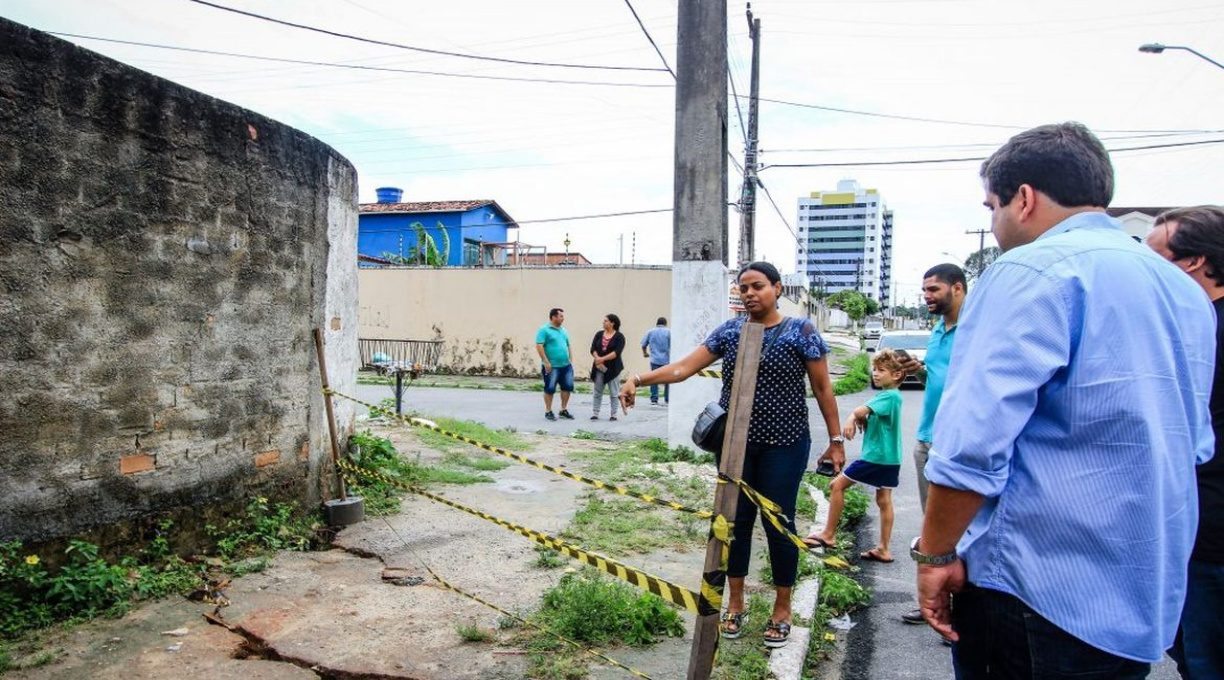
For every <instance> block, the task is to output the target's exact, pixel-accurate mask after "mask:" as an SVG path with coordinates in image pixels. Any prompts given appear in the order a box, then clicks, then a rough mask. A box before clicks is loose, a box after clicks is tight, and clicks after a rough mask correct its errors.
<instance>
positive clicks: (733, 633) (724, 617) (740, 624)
mask: <svg viewBox="0 0 1224 680" xmlns="http://www.w3.org/2000/svg"><path fill="white" fill-rule="evenodd" d="M747 618H748V612H746V611H743V612H735V613H734V614H732V613H731V612H723V613H722V614H720V615H719V616H718V623H719V626H718V627H719V629H720V630H721V632H722V636H723V637H725V638H727V639H728V640H734V639H735V638H737V637H739V636H740V635H742V634H743V633H744V620H745V619H747ZM732 627H734V630H732Z"/></svg>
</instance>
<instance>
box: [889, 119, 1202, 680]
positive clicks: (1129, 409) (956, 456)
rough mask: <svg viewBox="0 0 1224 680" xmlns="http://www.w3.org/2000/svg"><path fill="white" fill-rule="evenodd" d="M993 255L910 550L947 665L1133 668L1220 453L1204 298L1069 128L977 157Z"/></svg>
mask: <svg viewBox="0 0 1224 680" xmlns="http://www.w3.org/2000/svg"><path fill="white" fill-rule="evenodd" d="M981 174H982V179H983V181H984V185H985V189H986V202H985V204H986V206H987V207H988V208H989V209H990V210H991V231H992V232H993V233H994V236H995V238H996V239H997V240H998V242H999V247H1000V248H1001V249H1002V250H1003V255H1002V256H1001V257H1000V258H999V259H998V260H996V261H995V263H994V264H992V265H991V266H990V268H989V269H988V270H987V271H986V273H985V275H983V277H982V278H981V280H980V281H979V283H978V284H977V285H976V286H975V289H974V291H973V293H972V294H970V295H969V296H968V297H967V298H966V300H965V305H964V308H963V310H962V317H963V318H962V320H961V321H960V324H959V325H960V329H959V330H958V331H957V334H958V335H959V336H960V337H959V338H958V339H957V341H956V345H955V347H954V348H953V351H952V361H951V364H950V369H949V372H948V380H947V384H946V386H945V389H944V394H943V400H942V403H941V404H940V409H939V412H938V413H937V414H936V416H935V431H934V438H933V440H932V442H931V452H930V459H929V460H928V461H927V467H926V476H927V479H928V480H929V481H930V490H929V495H928V497H927V512H926V516H925V520H924V524H923V529H922V535H921V536H919V537H918V538H915V539H914V541H913V543H912V544H911V551H910V552H911V556H912V557H913V558H914V559H915V560H916V561H917V562H918V563H919V565H918V579H917V580H918V602H919V606H920V607H921V608H922V612H923V614H924V615H925V616H926V618H927V621H928V622H930V623H931V625H932V626H933V627H934V628H935V630H936V631H938V632H940V633H941V634H944V635H947V636H949V637H951V638H952V639H953V640H954V641H955V644H954V645H953V648H952V656H953V663H954V665H955V666H956V671H957V677H958V678H962V679H972V678H996V677H997V678H1069V677H1076V678H1142V677H1146V675H1147V673H1148V670H1149V665H1150V664H1151V663H1152V662H1155V661H1158V660H1159V659H1160V658H1161V656H1162V655H1163V653H1164V650H1165V649H1167V648H1168V647H1169V646H1170V645H1171V644H1172V643H1173V638H1174V634H1175V633H1176V631H1177V623H1178V618H1179V617H1180V615H1181V609H1182V603H1183V601H1184V599H1185V593H1186V564H1187V562H1188V560H1189V558H1190V549H1191V546H1192V545H1193V542H1194V534H1195V526H1196V524H1197V521H1198V498H1197V492H1196V489H1195V478H1194V468H1195V464H1196V463H1202V462H1205V461H1207V460H1209V459H1210V458H1211V457H1212V455H1213V453H1214V444H1213V436H1212V432H1211V421H1210V416H1209V411H1208V397H1209V395H1210V391H1211V382H1212V372H1213V370H1214V361H1215V318H1214V314H1213V312H1212V309H1211V305H1210V303H1209V302H1208V301H1207V297H1206V296H1205V295H1203V292H1202V290H1201V289H1200V288H1198V286H1197V285H1196V284H1195V283H1194V281H1192V280H1191V279H1190V278H1189V277H1187V276H1185V275H1184V274H1182V273H1181V272H1179V271H1178V270H1177V268H1176V267H1174V266H1172V265H1171V264H1169V263H1168V262H1166V261H1165V260H1163V259H1162V258H1160V256H1158V255H1156V254H1155V253H1153V252H1152V251H1151V250H1150V249H1148V248H1146V247H1144V246H1143V245H1141V244H1139V243H1136V242H1135V241H1134V240H1133V239H1131V238H1130V237H1129V236H1128V235H1127V234H1126V233H1125V232H1124V231H1122V229H1121V227H1120V225H1119V223H1118V222H1117V221H1116V220H1114V219H1112V218H1110V217H1108V216H1107V215H1106V214H1105V206H1107V205H1109V202H1110V199H1111V198H1112V196H1113V168H1112V166H1111V165H1110V161H1109V155H1108V153H1107V152H1106V151H1105V147H1104V146H1103V145H1102V144H1101V142H1100V140H1098V139H1097V138H1096V137H1095V136H1094V135H1093V134H1092V133H1091V132H1089V131H1088V129H1087V128H1085V127H1084V126H1082V125H1079V124H1078V123H1064V124H1060V125H1046V126H1042V127H1039V128H1035V129H1033V130H1029V131H1027V132H1023V133H1021V134H1019V135H1016V136H1015V137H1013V138H1012V139H1011V140H1009V141H1008V142H1007V143H1006V144H1005V145H1004V146H1003V147H1002V148H1000V149H999V150H998V151H996V152H995V153H994V155H992V156H991V157H990V158H989V159H988V160H987V161H986V162H985V163H984V164H983V166H982V172H981Z"/></svg>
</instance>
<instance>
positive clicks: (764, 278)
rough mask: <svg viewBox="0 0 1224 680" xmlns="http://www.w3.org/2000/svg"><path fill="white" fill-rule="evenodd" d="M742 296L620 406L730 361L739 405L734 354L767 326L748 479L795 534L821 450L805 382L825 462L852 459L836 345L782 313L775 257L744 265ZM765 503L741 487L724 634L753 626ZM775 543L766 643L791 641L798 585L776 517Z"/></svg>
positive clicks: (724, 398)
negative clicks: (755, 538)
mask: <svg viewBox="0 0 1224 680" xmlns="http://www.w3.org/2000/svg"><path fill="white" fill-rule="evenodd" d="M737 280H738V281H739V292H740V295H741V297H742V299H743V301H744V306H745V308H747V310H748V316H747V317H742V316H741V317H738V318H735V319H731V320H730V321H727V322H726V323H723V324H722V325H721V326H719V327H718V328H715V329H714V331H713V332H711V333H710V336H709V337H708V338H706V340H705V342H704V343H703V344H701V345H700V346H698V347H697V349H695V350H693V352H692V353H691V354H689V355H688V356H686V357H684V358H683V359H681V360H679V361H677V362H675V363H671V364H668V365H666V366H664V367H662V368H657V369H655V370H653V371H650V372H649V373H643V374H642V375H638V376H634V378H633V379H632V380H626V381H625V384H624V385H623V386H622V387H621V393H620V399H621V405H622V406H624V407H625V409H626V411H627V410H628V409H629V408H631V407H632V406H633V402H634V400H635V399H636V398H637V388H639V387H642V386H644V385H667V384H670V383H675V382H681V381H683V380H686V379H688V378H690V377H692V376H693V375H696V374H697V372H698V371H700V370H701V369H703V368H705V367H707V366H709V365H710V364H712V363H714V362H715V361H717V360H718V359H719V358H722V360H723V363H722V365H723V381H722V395H721V396H720V397H719V400H718V403H719V404H721V405H722V407H723V408H729V407H730V404H731V386H732V384H733V381H734V379H735V357H736V356H737V355H738V353H739V339H740V331H741V330H743V327H744V323H745V322H747V321H752V322H753V323H759V324H762V325H763V326H765V337H764V339H763V340H762V349H761V361H760V369H759V372H758V373H757V384H756V397H755V399H754V400H753V404H752V414H751V416H750V420H749V425H748V447H747V449H746V450H745V452H744V469H743V472H742V479H743V480H744V482H745V483H747V484H748V485H749V486H751V487H752V488H753V489H756V490H757V491H759V492H760V493H761V494H762V495H764V496H765V497H766V498H768V499H770V500H772V501H773V502H774V503H777V504H778V505H779V506H780V507H781V514H782V515H783V516H784V517H786V518H787V519H786V524H785V526H786V527H787V529H788V530H790V531H791V532H792V533H793V532H794V531H795V523H794V520H793V519H791V518H793V517H794V516H795V501H796V499H797V497H798V494H799V481H800V480H801V479H802V477H803V472H804V470H806V469H807V464H808V457H809V453H810V449H811V446H812V434H811V431H810V427H809V425H808V407H807V401H806V399H805V397H806V388H805V387H804V382H805V381H806V382H807V383H808V384H810V385H811V386H812V393H813V394H814V395H816V403H817V404H818V405H819V407H820V415H821V417H822V418H823V420H824V423H825V428H826V431H827V432H828V433H829V445H828V447H827V448H826V449H825V451H824V453H823V454H821V456H820V460H829V461H831V462H832V463H833V466H834V469H836V470H838V471H840V470H841V468H842V466H843V465H845V463H846V450H845V446H844V442H845V438H844V437H843V436H842V433H841V423H839V422H838V416H837V398H836V397H835V396H833V383H832V382H831V381H830V380H829V365H828V359H827V356H828V354H829V346H828V345H827V344H826V343H825V341H824V338H822V337H820V333H819V332H818V331H817V330H816V326H815V325H814V324H813V323H812V322H811V321H810V320H808V319H790V318H786V317H784V316H782V313H781V312H779V311H778V298H779V297H781V295H782V276H781V274H779V273H778V270H777V268H776V267H774V266H773V265H772V264H769V263H768V262H753V263H751V264H748V265H745V266H744V268H743V269H741V270H740V272H739V276H738V277H737ZM756 514H757V508H756V506H755V505H753V504H752V502H751V501H749V500H748V498H747V497H745V496H744V494H743V493H742V492H741V493H740V494H739V503H738V505H737V506H736V512H735V525H734V529H733V540H732V541H731V555H730V559H729V561H728V565H727V586H728V591H729V592H728V595H727V600H726V602H727V610H726V611H725V612H723V614H722V617H721V627H722V635H723V637H726V638H737V637H739V636H740V634H741V633H742V632H743V630H744V620H745V617H746V616H747V610H746V608H745V603H744V577H745V576H746V575H747V574H748V560H749V558H750V557H751V555H752V530H753V525H754V524H756ZM762 525H763V526H764V528H765V538H766V541H767V542H768V545H769V564H770V567H771V568H772V569H773V582H774V585H775V586H776V587H777V595H776V597H775V598H774V606H773V614H772V615H771V616H770V617H769V622H768V623H767V624H766V625H765V640H764V642H765V646H766V647H781V646H783V645H785V644H786V641H787V639H789V637H790V630H791V588H792V587H793V586H794V584H795V577H796V573H797V571H798V565H799V548H798V547H797V546H795V544H794V543H791V542H790V541H789V540H787V539H786V538H785V537H783V535H782V534H781V533H779V532H778V530H777V529H775V528H774V527H773V525H772V524H770V523H769V522H764V521H762Z"/></svg>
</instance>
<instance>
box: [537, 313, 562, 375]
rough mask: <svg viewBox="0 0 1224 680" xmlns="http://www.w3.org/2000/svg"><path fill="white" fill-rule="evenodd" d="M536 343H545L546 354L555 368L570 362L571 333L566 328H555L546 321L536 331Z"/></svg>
mask: <svg viewBox="0 0 1224 680" xmlns="http://www.w3.org/2000/svg"><path fill="white" fill-rule="evenodd" d="M536 344H537V345H544V356H546V357H548V363H550V364H552V367H553V368H565V367H566V366H569V363H570V351H569V345H570V341H569V333H567V332H566V331H565V329H564V328H554V327H553V325H552V324H550V323H546V324H544V325H543V326H542V327H541V328H540V332H539V333H536Z"/></svg>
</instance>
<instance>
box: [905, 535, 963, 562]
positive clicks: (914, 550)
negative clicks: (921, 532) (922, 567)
mask: <svg viewBox="0 0 1224 680" xmlns="http://www.w3.org/2000/svg"><path fill="white" fill-rule="evenodd" d="M921 540H922V537H921V536H915V537H914V540H913V541H910V557H911V558H913V560H914V561H915V562H917V563H918V564H930V565H932V566H936V567H942V566H943V565H945V564H952V563H953V562H955V561H956V551H955V550H953V551H952V552H950V553H948V554H946V555H928V554H926V553H924V552H919V551H918V542H919V541H921Z"/></svg>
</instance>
